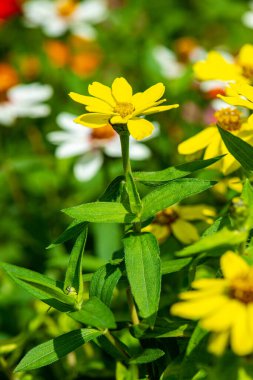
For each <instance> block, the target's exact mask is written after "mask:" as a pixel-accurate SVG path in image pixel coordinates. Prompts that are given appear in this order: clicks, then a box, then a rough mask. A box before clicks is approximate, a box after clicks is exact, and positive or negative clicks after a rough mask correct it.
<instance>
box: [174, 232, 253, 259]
mask: <svg viewBox="0 0 253 380" xmlns="http://www.w3.org/2000/svg"><path fill="white" fill-rule="evenodd" d="M246 239H247V231H237V230H234V231H233V230H228V229H227V228H223V229H222V230H220V231H218V232H216V233H215V234H213V235H208V236H205V237H203V238H201V239H200V240H198V241H197V242H196V243H194V244H192V245H190V246H188V247H185V248H184V249H183V250H182V251H180V252H177V253H176V255H177V256H179V257H184V256H189V255H195V254H197V253H201V252H206V251H209V250H211V249H214V248H220V247H234V246H236V245H237V244H240V243H242V242H244V241H245V240H246Z"/></svg>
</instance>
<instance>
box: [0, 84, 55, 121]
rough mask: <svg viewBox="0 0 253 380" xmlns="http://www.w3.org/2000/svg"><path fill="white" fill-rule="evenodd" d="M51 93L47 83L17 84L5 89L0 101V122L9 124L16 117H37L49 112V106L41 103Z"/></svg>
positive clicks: (51, 90)
mask: <svg viewBox="0 0 253 380" xmlns="http://www.w3.org/2000/svg"><path fill="white" fill-rule="evenodd" d="M52 94H53V89H52V87H51V86H49V85H47V84H40V83H31V84H18V85H15V86H12V87H11V88H9V89H8V90H7V91H6V94H5V99H4V100H3V101H1V102H0V124H2V125H5V126H10V125H11V124H13V123H14V121H15V120H16V119H17V118H18V117H29V118H39V117H46V116H48V115H49V113H50V111H51V110H50V107H49V106H48V105H47V104H43V102H44V101H45V100H48V99H49V98H50V97H51V96H52Z"/></svg>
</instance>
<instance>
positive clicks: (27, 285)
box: [0, 263, 75, 311]
mask: <svg viewBox="0 0 253 380" xmlns="http://www.w3.org/2000/svg"><path fill="white" fill-rule="evenodd" d="M0 266H1V267H2V268H3V269H4V270H5V272H6V273H7V274H8V275H9V276H10V277H11V278H12V279H13V280H14V281H15V282H16V283H17V284H18V285H20V286H22V288H24V289H25V290H27V291H28V292H29V293H30V294H32V295H33V296H34V297H36V298H38V299H39V300H41V301H43V302H45V303H46V304H48V305H49V306H51V307H54V308H55V309H58V310H60V311H69V310H73V306H74V303H75V300H74V299H73V298H72V297H69V296H67V295H66V294H64V292H63V283H61V282H59V281H55V280H53V279H51V278H48V277H47V276H44V275H42V274H40V273H37V272H34V271H31V270H29V269H25V268H21V267H17V266H16V265H12V264H6V263H0Z"/></svg>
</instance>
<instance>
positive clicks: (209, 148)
mask: <svg viewBox="0 0 253 380" xmlns="http://www.w3.org/2000/svg"><path fill="white" fill-rule="evenodd" d="M252 89H253V88H252ZM220 97H221V98H223V97H222V96H220ZM245 101H246V100H245ZM252 105H253V103H252ZM215 117H216V119H217V123H218V124H219V126H220V127H222V128H223V129H225V130H228V131H229V132H231V133H233V134H234V135H236V136H237V137H239V138H241V139H242V140H244V141H246V142H247V143H249V144H251V145H253V115H251V116H250V117H249V118H248V120H247V122H244V120H243V118H242V115H241V112H240V111H238V110H236V109H232V108H224V109H221V110H220V111H217V112H216V113H215ZM205 148H206V151H205V154H204V159H208V158H212V157H215V156H219V155H222V154H226V156H225V157H223V158H222V159H221V160H219V161H218V162H217V163H216V164H214V165H213V167H215V168H217V169H218V170H221V172H222V173H223V174H224V175H227V174H230V173H232V172H233V171H235V170H237V169H238V168H239V167H240V163H239V162H238V161H237V160H236V159H235V158H234V157H233V156H232V154H230V153H229V151H228V150H227V148H226V146H225V144H224V142H223V140H222V138H221V136H220V133H219V131H218V128H217V127H216V126H215V125H210V126H209V127H207V128H205V129H203V130H202V131H201V132H199V133H197V134H196V135H195V136H193V137H191V138H189V139H188V140H186V141H183V142H182V143H181V144H179V146H178V152H179V153H180V154H186V155H187V154H193V153H196V152H198V151H200V150H202V149H205Z"/></svg>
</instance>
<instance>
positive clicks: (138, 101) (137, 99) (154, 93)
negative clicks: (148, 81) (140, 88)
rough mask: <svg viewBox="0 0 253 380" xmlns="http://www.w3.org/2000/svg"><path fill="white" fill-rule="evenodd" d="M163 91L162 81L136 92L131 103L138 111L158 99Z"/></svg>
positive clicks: (151, 104)
mask: <svg viewBox="0 0 253 380" xmlns="http://www.w3.org/2000/svg"><path fill="white" fill-rule="evenodd" d="M164 91H165V86H164V85H163V84H162V83H157V84H155V85H154V86H151V87H149V88H148V89H147V90H146V91H144V92H138V93H137V94H135V95H133V98H132V103H133V105H134V108H135V109H136V111H138V112H140V111H143V110H144V109H146V108H148V107H151V106H153V105H154V103H155V102H156V101H157V100H158V99H160V98H161V97H162V96H163V94H164Z"/></svg>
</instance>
